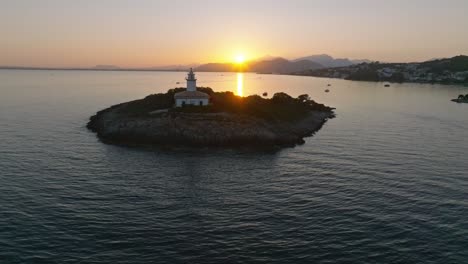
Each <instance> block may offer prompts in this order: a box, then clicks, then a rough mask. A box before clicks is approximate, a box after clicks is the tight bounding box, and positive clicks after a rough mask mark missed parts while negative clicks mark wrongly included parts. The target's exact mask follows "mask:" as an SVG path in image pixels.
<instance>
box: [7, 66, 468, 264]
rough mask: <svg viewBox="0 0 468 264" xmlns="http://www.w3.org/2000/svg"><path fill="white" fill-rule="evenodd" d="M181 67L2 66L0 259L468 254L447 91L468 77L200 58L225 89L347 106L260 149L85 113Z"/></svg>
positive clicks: (460, 117)
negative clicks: (136, 127)
mask: <svg viewBox="0 0 468 264" xmlns="http://www.w3.org/2000/svg"><path fill="white" fill-rule="evenodd" d="M183 78H184V74H183V73H138V72H71V71H70V72H60V71H57V72H55V71H54V72H49V71H0V80H1V82H0V263H467V262H468V159H467V153H468V104H466V105H461V104H455V103H452V102H450V101H449V99H451V98H454V97H455V96H457V95H458V94H459V93H468V89H466V88H464V87H454V86H438V85H434V86H431V85H416V84H404V85H397V84H395V85H392V86H391V87H388V88H385V87H383V85H382V84H376V83H365V82H348V81H341V80H329V79H315V78H305V77H293V76H273V75H271V76H270V75H255V74H245V75H243V76H236V75H235V74H223V75H222V76H221V74H217V73H201V74H199V75H198V79H199V80H200V82H201V83H200V85H205V86H211V87H213V88H215V90H233V91H236V92H239V93H243V94H244V95H249V94H252V93H261V92H263V91H268V92H269V93H270V94H272V93H274V92H276V91H280V90H284V91H286V92H288V93H290V94H292V95H296V96H297V95H299V94H301V93H309V94H311V95H312V97H313V98H316V99H317V101H319V102H323V103H326V104H329V105H331V106H334V107H337V114H338V117H337V118H335V119H333V120H330V121H329V122H328V123H326V124H325V126H324V127H323V128H322V130H321V131H319V133H318V134H316V135H315V136H314V137H312V138H308V139H307V140H306V141H307V142H306V144H305V145H303V146H299V147H296V148H290V149H285V150H282V151H279V152H260V153H258V152H257V153H255V152H251V151H242V150H208V149H195V150H184V149H170V150H167V149H138V148H125V147H117V146H111V145H104V144H102V143H100V142H99V141H98V140H97V139H96V137H95V135H94V134H92V133H90V132H89V131H87V130H86V129H85V123H86V121H87V119H88V117H89V116H90V115H91V114H93V113H94V112H96V111H97V110H100V109H102V108H104V107H107V106H109V105H112V104H115V103H119V102H123V101H127V100H131V99H137V98H141V97H143V96H145V95H147V94H150V93H154V92H158V91H164V90H166V89H167V88H172V87H173V86H175V82H176V81H181V82H182V81H183ZM238 79H242V82H241V83H240V84H239V82H238ZM327 83H331V84H332V87H331V90H332V91H331V92H330V93H328V94H326V93H324V92H323V90H324V89H326V84H327Z"/></svg>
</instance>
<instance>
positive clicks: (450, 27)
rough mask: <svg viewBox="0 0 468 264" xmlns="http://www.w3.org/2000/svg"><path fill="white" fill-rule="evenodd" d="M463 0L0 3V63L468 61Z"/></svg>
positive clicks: (467, 6)
mask: <svg viewBox="0 0 468 264" xmlns="http://www.w3.org/2000/svg"><path fill="white" fill-rule="evenodd" d="M467 14H468V1H467V0H405V1H403V0H392V1H388V0H386V1H384V0H341V1H339V0H287V1H286V0H268V1H266V0H229V1H225V0H198V1H195V0H167V1H165V0H164V1H163V0H80V1H75V0H73V1H72V0H41V1H37V0H29V1H28V0H14V1H13V0H0V65H4V66H5V65H10V66H37V67H41V66H45V67H92V66H94V65H102V64H105V65H117V66H121V67H150V66H161V65H177V64H191V63H207V62H229V61H232V60H234V58H235V57H236V56H237V55H238V54H243V55H244V56H245V57H246V58H247V59H253V58H257V57H262V56H265V55H271V56H281V57H285V58H288V59H293V58H298V57H302V56H306V55H313V54H329V55H332V56H334V57H341V58H343V57H346V58H352V59H371V60H379V61H388V62H409V61H421V60H427V59H432V58H442V57H451V56H455V55H460V54H466V55H468V15H467Z"/></svg>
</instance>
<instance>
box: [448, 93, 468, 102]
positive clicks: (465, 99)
mask: <svg viewBox="0 0 468 264" xmlns="http://www.w3.org/2000/svg"><path fill="white" fill-rule="evenodd" d="M452 101H453V102H456V103H466V104H468V94H466V95H463V94H460V95H459V96H458V98H457V99H452Z"/></svg>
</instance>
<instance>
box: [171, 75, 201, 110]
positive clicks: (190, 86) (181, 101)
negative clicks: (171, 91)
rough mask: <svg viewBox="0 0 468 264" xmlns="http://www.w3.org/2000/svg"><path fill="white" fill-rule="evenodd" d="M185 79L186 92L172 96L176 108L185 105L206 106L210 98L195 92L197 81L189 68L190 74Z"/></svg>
mask: <svg viewBox="0 0 468 264" xmlns="http://www.w3.org/2000/svg"><path fill="white" fill-rule="evenodd" d="M185 79H186V80H187V90H186V91H183V92H179V93H176V94H175V95H174V98H175V102H176V107H182V106H185V105H200V106H201V105H208V103H209V101H210V96H209V95H208V94H206V93H203V92H200V91H197V79H195V73H193V70H192V68H190V72H189V73H188V75H187V78H185Z"/></svg>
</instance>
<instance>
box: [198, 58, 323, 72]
mask: <svg viewBox="0 0 468 264" xmlns="http://www.w3.org/2000/svg"><path fill="white" fill-rule="evenodd" d="M320 68H323V66H322V65H320V64H318V63H316V62H313V61H308V60H300V61H289V60H286V59H283V58H274V59H271V60H261V61H253V62H248V63H246V64H245V65H243V66H242V68H240V66H239V65H237V64H234V63H208V64H204V65H200V66H199V67H197V68H196V71H202V72H203V71H205V72H227V71H238V70H242V71H246V72H257V73H279V74H289V73H292V72H297V71H305V70H315V69H320Z"/></svg>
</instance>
